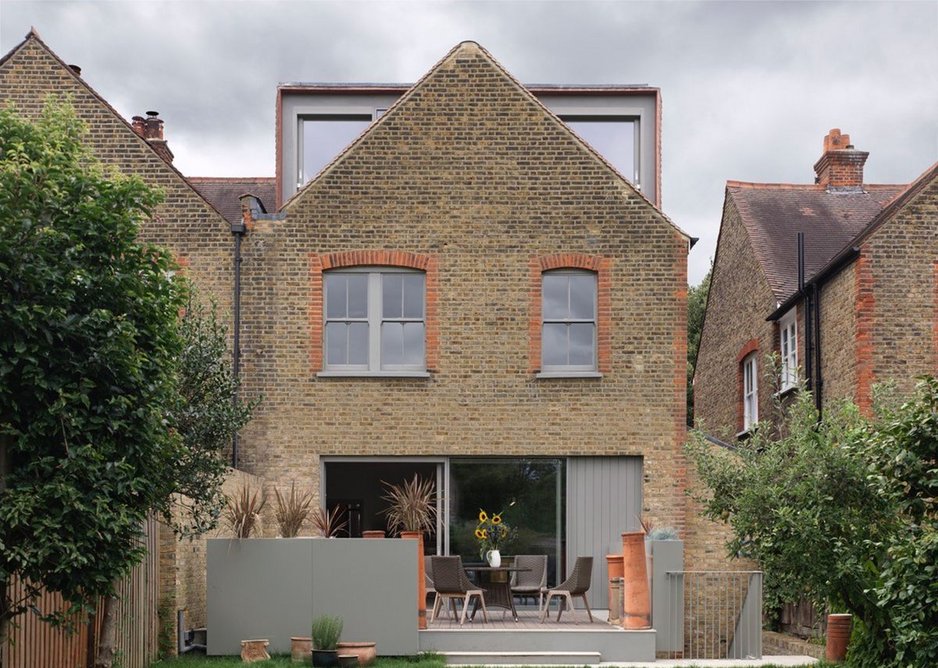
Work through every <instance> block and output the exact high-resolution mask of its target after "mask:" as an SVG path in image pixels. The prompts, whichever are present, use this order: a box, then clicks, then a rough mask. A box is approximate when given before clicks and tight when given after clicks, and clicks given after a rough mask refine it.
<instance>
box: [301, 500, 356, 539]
mask: <svg viewBox="0 0 938 668" xmlns="http://www.w3.org/2000/svg"><path fill="white" fill-rule="evenodd" d="M312 515H313V516H312V518H311V519H310V522H311V523H312V525H313V535H314V536H317V537H319V538H335V537H336V536H337V535H338V533H339V532H340V531H342V529H344V528H345V525H346V524H347V522H346V520H342V519H340V518H341V517H342V506H336V507H335V508H333V509H332V510H331V511H329V510H326V509H325V508H323V507H322V506H316V508H314V509H313V513H312Z"/></svg>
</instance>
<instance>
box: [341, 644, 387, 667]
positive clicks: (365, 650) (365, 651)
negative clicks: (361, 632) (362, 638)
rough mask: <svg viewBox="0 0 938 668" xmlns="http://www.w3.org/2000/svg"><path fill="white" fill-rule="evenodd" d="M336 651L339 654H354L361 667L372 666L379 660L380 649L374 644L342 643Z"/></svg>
mask: <svg viewBox="0 0 938 668" xmlns="http://www.w3.org/2000/svg"><path fill="white" fill-rule="evenodd" d="M336 649H337V650H338V651H339V654H340V655H341V654H354V655H355V656H357V657H358V665H359V666H370V665H371V664H373V663H374V662H375V659H377V658H378V648H377V646H376V644H375V643H373V642H340V643H339V644H338V646H337V647H336Z"/></svg>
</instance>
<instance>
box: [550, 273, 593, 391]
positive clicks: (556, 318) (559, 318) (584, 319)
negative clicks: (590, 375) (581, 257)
mask: <svg viewBox="0 0 938 668" xmlns="http://www.w3.org/2000/svg"><path fill="white" fill-rule="evenodd" d="M541 279H542V286H541V299H542V301H541V317H542V325H541V326H542V329H541V370H542V371H544V372H547V373H550V372H574V373H575V372H581V371H596V274H595V273H594V272H592V271H573V270H555V271H548V272H544V273H543V274H542V276H541Z"/></svg>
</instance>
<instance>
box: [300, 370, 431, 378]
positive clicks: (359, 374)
mask: <svg viewBox="0 0 938 668" xmlns="http://www.w3.org/2000/svg"><path fill="white" fill-rule="evenodd" d="M429 377H430V372H429V371H320V372H318V373H317V374H316V378H429Z"/></svg>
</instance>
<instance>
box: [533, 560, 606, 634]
mask: <svg viewBox="0 0 938 668" xmlns="http://www.w3.org/2000/svg"><path fill="white" fill-rule="evenodd" d="M592 577H593V558H592V557H577V558H576V564H575V565H574V566H573V573H571V574H570V577H568V578H567V579H566V580H564V581H563V583H561V584H559V585H557V586H556V587H554V588H553V589H549V590H548V591H547V599H546V600H545V601H544V607H543V609H542V610H541V623H543V622H544V621H546V620H547V614H548V612H550V599H552V598H554V597H555V596H560V597H563V599H562V600H561V601H560V609H559V610H557V621H558V622H559V621H560V615H562V614H563V609H564V606H565V604H569V605H570V609H571V610H572V609H573V597H574V596H579V597H580V598H582V599H583V604H584V605H586V614H587V615H589V618H590V622H592V621H593V613H592V612H591V611H590V604H589V601H587V600H586V592H588V591H589V588H590V579H591V578H592Z"/></svg>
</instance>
